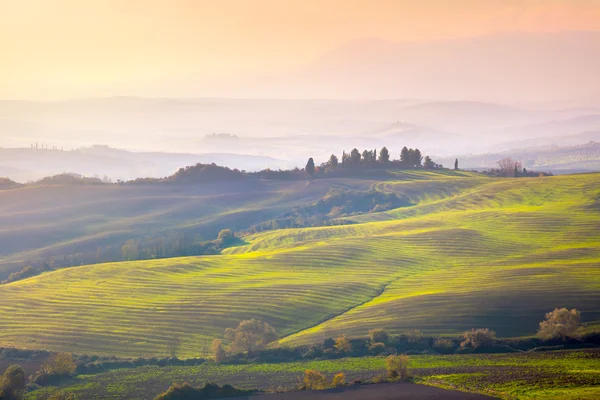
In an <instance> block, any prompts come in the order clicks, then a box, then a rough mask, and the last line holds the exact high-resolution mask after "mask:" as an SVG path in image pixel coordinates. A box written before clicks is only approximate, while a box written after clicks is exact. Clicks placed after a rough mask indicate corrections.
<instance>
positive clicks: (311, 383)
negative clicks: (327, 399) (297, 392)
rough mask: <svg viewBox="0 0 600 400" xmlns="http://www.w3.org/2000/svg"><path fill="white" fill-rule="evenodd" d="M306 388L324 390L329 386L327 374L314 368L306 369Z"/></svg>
mask: <svg viewBox="0 0 600 400" xmlns="http://www.w3.org/2000/svg"><path fill="white" fill-rule="evenodd" d="M304 388H305V389H306V390H323V389H326V388H327V378H325V375H323V374H322V373H320V372H319V371H315V370H314V369H308V370H306V371H304Z"/></svg>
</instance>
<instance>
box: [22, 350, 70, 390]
mask: <svg viewBox="0 0 600 400" xmlns="http://www.w3.org/2000/svg"><path fill="white" fill-rule="evenodd" d="M76 371H77V364H76V363H75V359H74V358H73V355H72V354H71V353H56V354H54V355H52V356H50V358H48V360H47V361H46V362H45V363H44V364H42V366H41V368H40V370H39V371H38V372H36V374H35V375H34V378H33V381H34V382H35V383H37V384H38V385H46V384H49V383H54V382H56V381H58V380H60V379H62V378H67V377H69V376H71V375H73V374H75V372H76Z"/></svg>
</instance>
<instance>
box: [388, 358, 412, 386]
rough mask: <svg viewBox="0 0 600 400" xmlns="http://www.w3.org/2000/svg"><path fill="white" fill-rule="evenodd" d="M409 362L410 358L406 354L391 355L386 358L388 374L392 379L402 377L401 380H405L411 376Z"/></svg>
mask: <svg viewBox="0 0 600 400" xmlns="http://www.w3.org/2000/svg"><path fill="white" fill-rule="evenodd" d="M409 363H410V358H409V357H408V356H406V355H404V354H401V355H391V356H389V357H388V358H386V359H385V366H386V369H387V372H388V376H389V377H390V378H391V379H396V378H400V379H401V380H405V379H406V378H408V376H409V373H408V365H409Z"/></svg>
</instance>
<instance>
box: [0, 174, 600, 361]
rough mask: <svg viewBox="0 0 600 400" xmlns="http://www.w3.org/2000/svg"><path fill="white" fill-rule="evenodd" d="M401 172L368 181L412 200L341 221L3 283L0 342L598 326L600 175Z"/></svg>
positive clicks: (197, 341) (186, 344)
mask: <svg viewBox="0 0 600 400" xmlns="http://www.w3.org/2000/svg"><path fill="white" fill-rule="evenodd" d="M399 179H403V180H399V181H389V182H380V183H376V187H377V188H378V189H379V190H390V191H396V192H399V193H407V194H408V195H409V196H411V198H412V199H413V201H414V203H415V204H416V205H415V206H412V207H406V208H400V209H396V210H392V211H388V212H385V213H374V214H365V215H362V216H351V217H348V219H350V220H352V221H354V222H358V223H355V224H351V225H341V226H330V227H319V228H307V229H290V230H278V231H269V232H263V233H259V234H256V235H252V236H249V237H246V238H244V240H245V241H247V242H248V243H249V244H248V245H245V246H240V247H235V248H231V249H229V250H227V251H226V254H224V255H220V256H205V257H189V258H177V259H165V260H153V261H138V262H124V263H110V264H102V265H92V266H83V267H76V268H70V269H65V270H60V271H56V272H52V273H47V274H43V275H41V276H38V277H34V278H31V279H27V280H24V281H20V282H15V283H12V284H9V285H4V286H1V287H0V313H1V315H2V319H0V344H2V345H4V346H15V347H27V348H46V349H51V350H66V351H73V352H76V353H97V354H117V355H124V356H145V357H148V356H153V355H156V356H166V355H167V354H168V352H167V346H166V343H167V341H168V340H169V338H170V337H172V336H174V335H176V336H180V337H181V339H182V341H183V349H182V354H181V355H182V356H184V357H190V356H197V355H200V354H201V353H202V348H203V343H206V341H208V340H210V339H211V338H213V337H219V336H222V333H223V330H224V329H225V328H227V327H233V326H235V325H236V324H237V322H238V321H239V320H241V319H246V318H251V317H255V318H260V319H263V320H266V321H268V322H269V323H270V324H271V325H273V326H274V327H275V329H276V330H277V332H278V333H279V334H280V336H282V337H283V339H282V340H281V341H280V343H282V344H299V343H308V342H316V341H321V340H322V339H323V338H324V337H327V336H335V335H337V334H339V333H342V332H343V333H346V334H347V335H349V336H365V335H366V334H367V332H368V330H369V329H372V328H375V327H383V328H386V329H388V330H389V331H391V332H392V333H399V332H402V331H405V330H408V329H414V328H416V329H421V330H422V331H424V332H425V333H429V334H458V333H460V332H462V331H464V330H466V329H469V328H472V327H489V328H491V329H493V330H495V331H496V332H497V333H498V335H499V336H527V335H532V334H534V333H535V330H536V327H537V323H538V322H539V321H540V320H541V319H542V318H543V316H544V313H545V312H547V311H549V310H551V309H553V308H554V307H558V306H565V307H576V308H578V309H580V310H581V311H582V312H583V318H584V321H586V322H588V323H589V324H590V325H591V326H597V325H598V323H599V321H600V311H599V310H600V268H598V266H599V265H600V206H598V204H600V200H599V199H600V185H599V184H600V174H587V175H573V176H559V177H552V178H531V179H529V178H523V179H489V178H485V177H481V176H480V175H476V174H471V173H460V172H456V173H454V172H449V173H445V174H436V173H432V172H410V173H403V174H402V175H400V176H399ZM303 184H304V183H303ZM309 186H310V185H309ZM296 196H298V194H296Z"/></svg>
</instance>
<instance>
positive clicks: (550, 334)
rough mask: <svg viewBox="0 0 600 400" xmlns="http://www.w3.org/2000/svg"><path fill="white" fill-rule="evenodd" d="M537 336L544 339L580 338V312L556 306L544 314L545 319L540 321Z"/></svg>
mask: <svg viewBox="0 0 600 400" xmlns="http://www.w3.org/2000/svg"><path fill="white" fill-rule="evenodd" d="M538 336H539V337H540V338H541V339H544V340H551V339H561V340H563V341H564V340H566V339H567V338H580V337H581V336H582V332H581V312H579V311H577V310H576V309H572V310H568V309H566V308H556V309H554V311H551V312H549V313H547V314H546V319H545V320H544V321H542V322H540V329H539V330H538Z"/></svg>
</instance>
